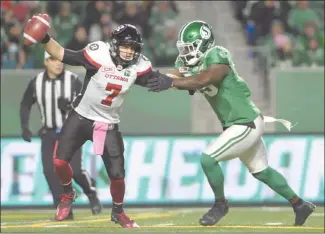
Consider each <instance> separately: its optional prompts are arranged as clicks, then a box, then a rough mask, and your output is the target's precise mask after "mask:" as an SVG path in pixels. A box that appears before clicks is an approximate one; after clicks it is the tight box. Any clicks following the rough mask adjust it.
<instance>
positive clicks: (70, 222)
mask: <svg viewBox="0 0 325 234" xmlns="http://www.w3.org/2000/svg"><path fill="white" fill-rule="evenodd" d="M175 215H176V214H172V213H163V214H150V213H148V214H141V215H134V216H133V217H132V218H134V219H149V218H165V217H170V216H175ZM108 221H109V218H105V219H104V218H103V219H89V220H77V221H62V222H60V224H78V223H101V222H108ZM53 223H55V222H54V221H53V222H42V223H34V224H25V225H8V226H7V225H5V226H1V228H4V229H5V228H28V227H29V228H37V227H44V226H47V225H53ZM57 224H59V223H57Z"/></svg>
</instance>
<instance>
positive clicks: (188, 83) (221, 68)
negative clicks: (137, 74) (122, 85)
mask: <svg viewBox="0 0 325 234" xmlns="http://www.w3.org/2000/svg"><path fill="white" fill-rule="evenodd" d="M229 71H230V67H229V66H228V65H225V64H213V65H211V66H209V68H208V69H207V70H205V71H202V72H201V73H200V74H197V75H193V76H188V77H184V78H182V79H178V78H177V79H173V78H170V77H169V76H168V75H165V74H160V75H159V76H158V77H153V78H150V79H149V80H148V84H147V87H148V88H149V91H151V92H160V91H163V90H167V89H169V88H170V87H175V88H178V89H185V90H196V89H200V88H203V87H206V86H208V85H210V84H218V83H219V82H220V81H221V80H222V79H223V78H224V77H225V76H227V74H228V73H229Z"/></svg>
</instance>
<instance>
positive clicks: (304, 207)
mask: <svg viewBox="0 0 325 234" xmlns="http://www.w3.org/2000/svg"><path fill="white" fill-rule="evenodd" d="M315 208H316V206H315V205H314V204H313V203H311V202H307V201H302V204H301V205H298V206H296V207H294V208H293V211H294V212H295V214H296V217H295V226H302V225H303V224H304V223H305V221H306V219H307V218H308V217H309V215H311V213H313V212H314V210H315Z"/></svg>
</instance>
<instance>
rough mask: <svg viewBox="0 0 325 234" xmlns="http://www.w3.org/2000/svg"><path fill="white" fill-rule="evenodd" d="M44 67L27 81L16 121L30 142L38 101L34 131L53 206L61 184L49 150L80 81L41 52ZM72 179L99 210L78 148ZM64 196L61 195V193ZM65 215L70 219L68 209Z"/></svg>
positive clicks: (99, 209)
mask: <svg viewBox="0 0 325 234" xmlns="http://www.w3.org/2000/svg"><path fill="white" fill-rule="evenodd" d="M44 65H45V68H46V69H45V71H44V72H41V73H39V74H38V75H37V76H36V77H34V78H33V79H32V80H31V81H30V82H29V84H28V87H27V89H26V90H25V93H24V95H23V99H22V101H21V103H20V121H21V128H22V138H23V139H24V140H25V141H27V142H31V135H32V133H31V131H30V129H29V117H30V110H31V107H32V105H33V104H34V103H37V104H38V107H39V110H40V113H41V119H42V125H43V126H42V127H41V129H40V130H39V132H38V135H39V136H40V138H41V151H42V164H43V173H44V175H45V179H46V181H47V183H48V185H49V188H50V190H51V193H52V196H53V201H54V206H55V208H56V207H57V206H58V205H59V203H60V197H61V194H63V188H62V186H61V184H60V182H59V179H58V177H57V176H56V175H55V173H54V167H53V151H54V147H55V141H56V138H57V134H58V133H59V132H60V129H61V127H62V124H63V122H64V121H65V119H66V118H67V115H68V112H69V110H70V109H71V102H72V100H73V99H74V97H75V96H76V95H77V94H78V93H79V92H80V90H81V87H82V84H81V81H80V80H79V79H78V77H77V75H76V74H74V73H72V72H70V71H67V70H65V69H64V67H63V63H61V62H60V61H59V60H57V59H54V58H52V57H50V55H49V54H47V53H46V52H45V59H44ZM71 167H72V169H73V179H74V180H75V181H76V182H77V184H79V185H80V187H81V188H82V189H83V191H84V193H85V194H86V195H87V197H88V199H89V202H90V205H91V210H92V213H93V214H98V213H100V212H101V209H102V206H101V204H100V202H99V199H98V197H97V193H96V190H95V187H94V180H93V179H91V178H90V176H89V174H88V173H87V171H85V170H83V169H82V166H81V149H79V150H78V151H77V152H76V155H75V156H74V157H73V160H72V162H71ZM62 199H64V197H62ZM67 219H73V214H72V212H71V213H70V215H69V217H68V218H67Z"/></svg>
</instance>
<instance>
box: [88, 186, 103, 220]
mask: <svg viewBox="0 0 325 234" xmlns="http://www.w3.org/2000/svg"><path fill="white" fill-rule="evenodd" d="M87 197H88V199H89V203H90V208H91V212H92V213H93V215H97V214H99V213H101V212H102V205H101V204H100V201H99V199H98V197H97V193H96V191H94V192H92V193H89V194H87Z"/></svg>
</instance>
